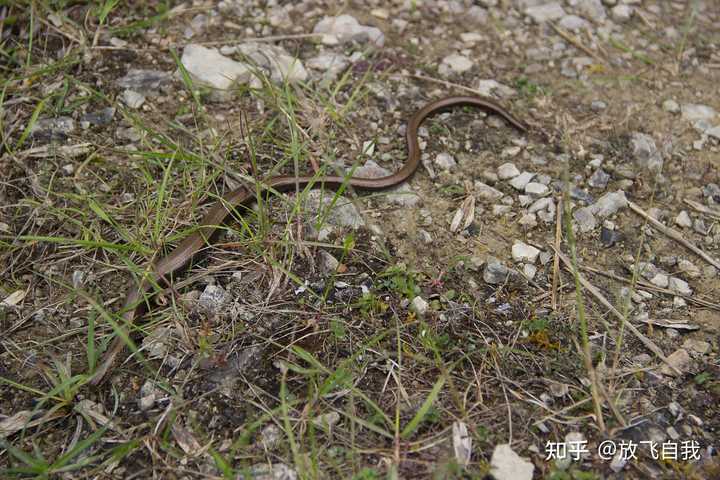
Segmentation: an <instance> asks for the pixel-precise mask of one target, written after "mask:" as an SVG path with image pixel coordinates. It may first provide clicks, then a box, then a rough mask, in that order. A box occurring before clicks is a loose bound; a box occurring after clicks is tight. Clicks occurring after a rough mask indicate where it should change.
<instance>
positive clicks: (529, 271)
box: [523, 263, 537, 280]
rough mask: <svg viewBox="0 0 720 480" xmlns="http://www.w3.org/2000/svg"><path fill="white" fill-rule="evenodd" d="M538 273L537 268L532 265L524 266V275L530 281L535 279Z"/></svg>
mask: <svg viewBox="0 0 720 480" xmlns="http://www.w3.org/2000/svg"><path fill="white" fill-rule="evenodd" d="M536 273H537V267H536V266H535V265H533V264H531V263H526V264H525V265H523V275H525V278H527V279H528V280H532V279H533V278H535V274H536Z"/></svg>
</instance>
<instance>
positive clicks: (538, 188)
mask: <svg viewBox="0 0 720 480" xmlns="http://www.w3.org/2000/svg"><path fill="white" fill-rule="evenodd" d="M549 192H550V189H548V187H547V186H545V185H543V184H542V183H539V182H530V183H528V184H527V185H525V193H527V194H528V195H530V196H532V197H535V198H537V197H542V196H545V195H547V194H548V193H549Z"/></svg>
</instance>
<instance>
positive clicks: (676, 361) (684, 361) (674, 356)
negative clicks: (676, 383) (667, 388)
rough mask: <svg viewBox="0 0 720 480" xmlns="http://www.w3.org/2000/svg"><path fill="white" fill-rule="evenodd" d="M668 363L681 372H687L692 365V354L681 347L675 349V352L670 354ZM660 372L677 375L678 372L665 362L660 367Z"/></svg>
mask: <svg viewBox="0 0 720 480" xmlns="http://www.w3.org/2000/svg"><path fill="white" fill-rule="evenodd" d="M667 359H668V363H669V364H670V365H672V366H673V367H675V368H676V369H678V370H679V371H680V372H681V374H682V373H685V372H686V371H687V370H688V367H689V366H690V361H691V360H690V354H689V353H688V352H687V350H685V349H684V348H680V349H678V350H675V351H674V352H673V353H671V354H670V355H668V357H667ZM660 373H662V374H663V375H668V376H673V377H674V376H677V375H678V374H677V373H676V372H675V371H674V370H672V369H671V368H670V367H669V366H668V365H666V364H663V366H662V367H661V369H660Z"/></svg>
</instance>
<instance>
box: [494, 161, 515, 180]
mask: <svg viewBox="0 0 720 480" xmlns="http://www.w3.org/2000/svg"><path fill="white" fill-rule="evenodd" d="M497 175H498V178H499V179H500V180H508V179H510V178H515V177H517V176H518V175H520V170H518V168H517V167H516V166H515V164H514V163H510V162H507V163H503V164H502V165H500V166H499V167H498V169H497Z"/></svg>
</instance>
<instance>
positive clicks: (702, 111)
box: [681, 103, 717, 122]
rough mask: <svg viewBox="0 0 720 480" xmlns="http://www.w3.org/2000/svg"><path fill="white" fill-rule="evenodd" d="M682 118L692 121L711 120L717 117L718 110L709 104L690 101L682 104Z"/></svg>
mask: <svg viewBox="0 0 720 480" xmlns="http://www.w3.org/2000/svg"><path fill="white" fill-rule="evenodd" d="M681 111H682V118H683V119H685V120H688V121H690V122H695V121H697V120H707V121H710V120H712V119H714V118H715V116H716V115H717V112H716V111H715V109H714V108H712V107H709V106H707V105H699V104H694V103H688V104H685V105H683V106H682V109H681Z"/></svg>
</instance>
